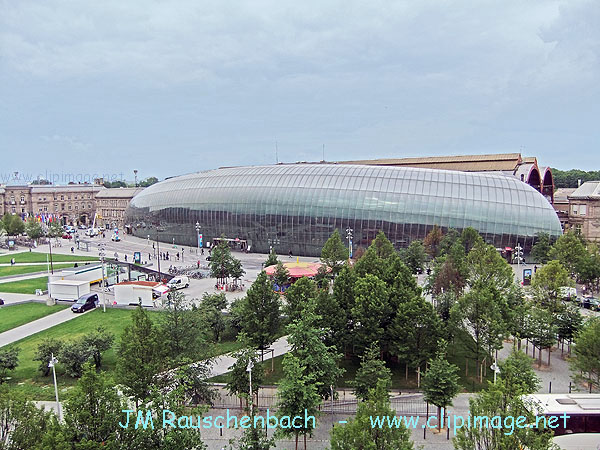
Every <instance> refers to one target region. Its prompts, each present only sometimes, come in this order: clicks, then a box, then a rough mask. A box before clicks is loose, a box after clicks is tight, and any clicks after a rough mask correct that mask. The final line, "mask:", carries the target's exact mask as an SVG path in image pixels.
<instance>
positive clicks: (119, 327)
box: [8, 308, 240, 400]
mask: <svg viewBox="0 0 600 450" xmlns="http://www.w3.org/2000/svg"><path fill="white" fill-rule="evenodd" d="M132 312H133V310H131V309H117V308H114V309H113V308H109V309H107V310H106V313H103V312H102V309H101V308H98V309H96V310H94V311H91V312H89V313H86V314H84V315H82V316H80V317H77V318H75V319H73V320H70V321H68V322H64V323H61V324H59V325H56V326H54V327H52V328H49V329H48V330H44V331H41V332H39V333H36V334H34V335H31V336H29V337H27V338H25V339H22V340H20V341H18V342H16V343H14V344H11V346H13V347H19V348H20V349H21V350H20V353H19V366H18V367H17V368H16V369H15V370H14V371H12V372H10V373H9V376H10V377H11V379H10V380H9V382H8V384H9V385H10V386H11V387H12V388H14V390H16V391H19V392H22V393H23V394H25V395H26V396H27V397H28V398H29V399H32V400H52V399H53V398H54V390H53V384H52V378H51V377H43V376H42V373H41V372H40V371H39V370H38V367H39V364H40V363H39V361H34V360H33V358H34V357H35V352H36V350H37V347H38V345H39V344H40V343H42V342H43V341H44V340H46V339H48V338H56V339H59V340H61V341H63V342H65V341H71V340H75V339H79V338H81V337H82V336H83V335H85V334H87V333H89V332H90V331H92V330H94V329H95V328H96V327H98V326H100V325H101V326H103V327H104V328H105V329H106V330H107V331H108V332H110V333H112V334H114V336H115V345H113V348H112V349H110V350H108V351H106V352H105V353H104V356H103V360H102V369H103V370H106V371H108V372H113V371H114V370H115V367H116V363H117V356H116V353H115V347H116V343H117V342H118V340H119V336H120V335H121V333H122V331H123V329H124V328H125V327H126V326H128V325H129V324H130V323H131V314H132ZM148 312H149V314H150V318H151V319H152V320H153V321H155V322H158V321H159V320H160V316H161V314H162V313H161V312H160V311H151V310H150V311H148ZM232 339H233V337H232V335H231V333H230V332H228V333H226V334H225V335H224V336H223V341H222V342H220V343H218V344H211V348H210V351H209V353H210V356H216V355H220V354H223V353H228V352H230V351H233V350H236V349H238V348H240V345H239V344H238V343H237V342H235V341H233V340H232ZM56 369H57V370H56V376H57V382H58V386H59V389H61V390H62V391H67V390H68V389H69V388H71V387H72V386H73V385H75V383H76V382H77V380H76V379H74V378H71V377H69V376H67V375H65V373H64V371H63V370H62V368H61V366H60V362H59V364H58V365H57V366H56Z"/></svg>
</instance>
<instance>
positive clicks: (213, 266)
mask: <svg viewBox="0 0 600 450" xmlns="http://www.w3.org/2000/svg"><path fill="white" fill-rule="evenodd" d="M235 261H239V260H237V259H236V258H234V257H233V256H232V255H231V249H230V248H229V244H228V243H227V241H220V242H219V244H218V245H216V246H215V247H213V249H212V251H211V254H210V265H209V268H210V276H211V277H213V278H216V279H217V280H218V281H219V282H221V283H227V279H228V278H229V277H230V276H231V275H232V269H233V268H238V265H239V268H241V263H239V264H238V263H236V262H235Z"/></svg>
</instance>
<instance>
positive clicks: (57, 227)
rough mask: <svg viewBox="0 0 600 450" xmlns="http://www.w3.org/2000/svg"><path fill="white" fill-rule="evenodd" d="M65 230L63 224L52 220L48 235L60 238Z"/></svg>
mask: <svg viewBox="0 0 600 450" xmlns="http://www.w3.org/2000/svg"><path fill="white" fill-rule="evenodd" d="M64 233H65V232H64V230H63V227H62V226H61V224H60V223H59V222H57V221H53V222H50V225H48V232H47V235H48V237H50V238H59V237H61V236H62V235H63V234H64Z"/></svg>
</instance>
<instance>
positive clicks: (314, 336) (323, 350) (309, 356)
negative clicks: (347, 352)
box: [287, 304, 344, 399]
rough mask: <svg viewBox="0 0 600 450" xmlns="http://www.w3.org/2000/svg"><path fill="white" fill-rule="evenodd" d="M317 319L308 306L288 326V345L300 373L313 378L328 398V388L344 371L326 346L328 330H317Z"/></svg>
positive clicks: (319, 390) (333, 353)
mask: <svg viewBox="0 0 600 450" xmlns="http://www.w3.org/2000/svg"><path fill="white" fill-rule="evenodd" d="M318 319H319V316H317V314H316V313H315V311H314V304H311V305H308V306H307V308H306V309H305V310H304V312H303V314H302V316H301V317H300V318H299V319H298V320H297V321H295V322H292V323H291V324H290V325H288V327H287V332H288V342H289V344H290V347H291V349H290V351H291V353H292V354H293V355H294V356H295V357H296V358H298V361H299V362H300V366H301V368H302V372H303V373H304V374H305V375H307V376H308V375H310V376H312V378H313V383H314V384H315V387H316V389H317V393H318V394H319V395H320V396H321V397H322V398H323V399H327V398H329V396H330V395H331V387H333V386H335V385H336V383H337V380H338V378H339V377H340V376H342V374H343V372H344V371H343V370H342V369H341V368H339V367H338V362H339V360H340V359H341V355H339V354H337V353H336V351H335V348H334V347H329V346H327V345H326V344H325V342H324V340H325V339H324V338H325V336H326V334H327V329H326V328H325V329H324V328H317V326H316V325H317V322H318Z"/></svg>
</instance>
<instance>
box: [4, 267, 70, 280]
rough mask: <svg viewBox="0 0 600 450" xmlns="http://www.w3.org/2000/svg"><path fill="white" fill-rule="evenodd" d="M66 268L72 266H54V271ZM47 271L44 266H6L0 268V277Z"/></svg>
mask: <svg viewBox="0 0 600 450" xmlns="http://www.w3.org/2000/svg"><path fill="white" fill-rule="evenodd" d="M67 267H73V264H54V270H59V269H66V268H67ZM47 270H48V268H47V266H46V265H43V266H40V265H35V266H6V267H0V277H8V276H12V275H22V274H24V273H35V272H46V271H47Z"/></svg>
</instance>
